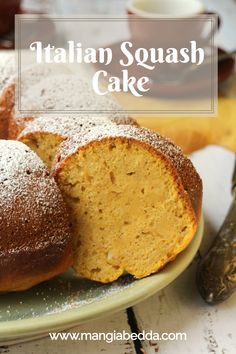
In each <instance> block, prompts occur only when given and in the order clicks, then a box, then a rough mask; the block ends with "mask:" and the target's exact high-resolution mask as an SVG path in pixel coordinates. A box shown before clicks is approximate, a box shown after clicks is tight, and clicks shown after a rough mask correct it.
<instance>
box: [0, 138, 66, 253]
mask: <svg viewBox="0 0 236 354" xmlns="http://www.w3.org/2000/svg"><path fill="white" fill-rule="evenodd" d="M0 195H1V198H0V210H1V216H0V241H1V242H0V251H2V252H6V250H8V251H9V250H10V251H11V252H16V253H18V252H21V251H26V249H32V250H33V251H35V250H37V248H42V247H46V246H48V245H50V243H53V244H55V243H58V244H61V245H63V244H66V243H68V241H69V240H70V238H71V235H70V231H69V222H68V219H67V211H66V207H65V205H64V202H63V199H62V196H61V194H60V191H59V189H58V187H57V185H56V183H55V181H54V179H53V178H52V177H51V176H50V175H49V172H48V170H47V168H46V167H45V166H44V164H43V162H42V161H41V160H40V159H39V158H38V157H37V155H36V154H35V153H34V152H32V151H31V150H30V149H29V148H28V147H27V146H26V145H24V144H23V143H20V142H17V141H11V140H7V141H6V140H0ZM53 223H56V224H57V228H55V226H54V225H53ZM3 235H4V237H3ZM20 235H21V236H20Z"/></svg>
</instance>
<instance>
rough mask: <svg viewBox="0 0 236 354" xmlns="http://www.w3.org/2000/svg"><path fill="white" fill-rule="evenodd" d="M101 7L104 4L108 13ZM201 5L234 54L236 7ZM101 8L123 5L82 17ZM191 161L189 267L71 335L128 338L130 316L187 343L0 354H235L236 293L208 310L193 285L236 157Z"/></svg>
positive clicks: (51, 347) (73, 344) (41, 347)
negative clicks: (195, 188)
mask: <svg viewBox="0 0 236 354" xmlns="http://www.w3.org/2000/svg"><path fill="white" fill-rule="evenodd" d="M54 3H55V2H54ZM56 3H57V6H56V7H55V8H56V10H57V11H59V10H60V11H61V12H62V10H64V12H68V11H74V10H72V9H75V8H76V7H75V6H78V7H79V4H81V6H82V1H81V0H80V1H72V0H70V1H68V2H63V1H62V0H60V1H57V2H56ZM84 3H85V2H83V5H84ZM104 3H106V4H107V6H106V7H104ZM108 3H109V5H108ZM204 3H205V5H206V7H207V8H208V9H209V10H214V11H217V12H218V13H219V14H220V16H221V18H222V28H221V31H220V33H219V36H218V40H219V44H220V45H221V46H222V47H224V48H225V49H227V50H232V49H235V48H236V35H235V32H236V1H233V0H205V1H204ZM54 6H55V4H54ZM73 6H74V7H73ZM66 7H67V10H66ZM104 8H106V12H114V11H115V13H118V12H121V11H124V8H125V2H124V1H123V0H122V1H121V0H112V1H110V2H109V1H108V2H104V1H96V5H95V1H93V2H92V1H88V2H86V12H90V13H92V12H93V13H94V12H99V13H102V12H103V11H104V10H103V9H104ZM58 9H59V10H58ZM94 9H95V10H94ZM74 13H75V12H74ZM235 96H236V94H235ZM213 119H214V118H213ZM191 159H192V161H193V163H194V165H195V166H196V168H197V169H198V171H199V173H200V175H201V177H202V179H203V185H204V201H203V205H204V218H205V236H204V240H203V243H202V246H201V248H200V251H199V253H198V255H197V256H196V258H195V259H194V261H193V262H192V264H191V265H190V266H189V267H188V269H187V270H186V271H185V272H184V273H183V274H182V275H181V276H180V277H179V278H178V279H177V280H175V281H174V282H173V283H172V284H171V285H169V286H168V287H167V288H165V289H164V290H162V291H160V292H159V293H157V294H156V295H154V296H152V297H151V298H149V299H148V300H146V301H144V302H142V303H140V304H138V305H136V306H134V307H133V308H132V309H129V310H126V311H122V312H119V313H117V314H115V315H112V316H110V317H106V318H102V319H99V320H96V321H92V322H90V323H87V324H84V325H80V326H78V327H76V328H74V329H73V330H72V331H73V332H113V331H114V330H116V331H117V332H118V331H122V330H126V331H127V332H132V331H133V323H130V314H132V313H133V314H134V316H135V318H136V321H137V326H138V328H139V330H141V331H142V330H146V331H148V330H153V331H155V332H160V333H161V332H186V334H187V341H174V342H173V341H159V342H150V341H144V342H141V343H139V345H136V348H135V345H134V343H133V342H132V341H116V342H113V343H111V344H108V343H106V342H105V341H100V342H92V341H83V342H78V341H67V342H62V341H57V342H52V341H51V340H50V339H49V338H44V339H40V340H37V341H32V342H28V343H24V344H19V345H13V346H9V347H0V353H10V354H15V353H19V354H21V353H22V354H30V353H32V354H38V353H44V354H49V353H50V354H54V353H55V354H64V353H70V354H74V353H81V354H84V353H87V354H96V353H100V352H101V353H109V354H113V353H114V354H133V353H134V354H135V353H138V354H139V353H147V354H154V353H160V354H172V353H181V354H199V353H211V354H234V353H236V293H235V294H234V295H233V296H232V297H231V298H230V299H229V300H227V301H225V302H224V303H222V304H219V305H217V306H208V305H206V304H205V303H204V301H203V300H202V299H201V297H200V296H199V294H198V292H197V289H196V285H195V274H196V265H197V263H198V260H199V259H200V257H202V255H203V254H204V252H205V251H206V249H207V248H208V246H209V245H210V243H211V241H212V239H213V238H214V235H215V234H216V232H217V230H218V229H219V227H220V225H221V223H222V221H223V220H224V217H225V215H226V212H227V210H228V208H229V205H230V202H231V194H230V187H231V177H232V171H233V164H234V154H233V153H231V152H229V151H226V150H224V149H223V148H220V147H216V146H209V147H207V148H205V149H204V150H201V151H198V152H196V153H194V154H193V155H192V156H191Z"/></svg>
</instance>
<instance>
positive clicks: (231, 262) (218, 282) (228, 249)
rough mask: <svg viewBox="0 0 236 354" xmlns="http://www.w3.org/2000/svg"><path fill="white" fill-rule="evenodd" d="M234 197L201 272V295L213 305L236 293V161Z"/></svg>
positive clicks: (233, 181)
mask: <svg viewBox="0 0 236 354" xmlns="http://www.w3.org/2000/svg"><path fill="white" fill-rule="evenodd" d="M232 194H233V201H232V204H231V206H230V209H229V211H228V214H227V216H226V218H225V220H224V223H223V224H222V226H221V228H220V230H219V232H218V234H217V236H216V238H215V240H214V241H213V244H212V245H211V247H210V249H209V251H208V252H207V254H206V255H205V256H204V257H203V259H202V260H201V262H200V264H199V267H198V271H197V286H198V289H199V292H200V294H201V296H202V298H203V299H204V300H205V301H206V302H207V303H208V304H211V305H213V304H216V303H219V302H222V301H224V300H226V299H227V298H228V297H229V296H230V295H231V294H232V293H233V292H234V290H235V289H236V161H235V166H234V173H233V179H232Z"/></svg>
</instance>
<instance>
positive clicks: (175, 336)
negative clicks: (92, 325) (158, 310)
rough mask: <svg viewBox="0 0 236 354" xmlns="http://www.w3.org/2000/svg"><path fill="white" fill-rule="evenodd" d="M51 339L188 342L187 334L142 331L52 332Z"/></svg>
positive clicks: (110, 341) (108, 341)
mask: <svg viewBox="0 0 236 354" xmlns="http://www.w3.org/2000/svg"><path fill="white" fill-rule="evenodd" d="M49 337H50V339H51V340H52V341H58V340H59V341H60V340H61V341H67V340H72V341H83V340H85V341H88V340H89V341H106V342H107V343H112V342H114V341H123V340H126V341H127V340H137V339H138V340H140V341H143V340H148V341H161V340H162V341H186V340H187V334H186V332H175V333H174V332H170V333H167V332H162V333H159V332H154V331H141V332H139V333H134V332H133V333H130V332H126V331H122V332H116V331H113V332H106V333H105V332H50V333H49Z"/></svg>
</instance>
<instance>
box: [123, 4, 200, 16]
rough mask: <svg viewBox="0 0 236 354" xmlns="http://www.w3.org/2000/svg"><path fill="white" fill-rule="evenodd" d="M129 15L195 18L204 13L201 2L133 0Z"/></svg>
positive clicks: (129, 6) (129, 5) (129, 7)
mask: <svg viewBox="0 0 236 354" xmlns="http://www.w3.org/2000/svg"><path fill="white" fill-rule="evenodd" d="M127 10H128V13H129V14H132V15H137V16H139V17H145V18H149V17H156V16H158V17H164V18H165V17H193V16H196V15H200V14H202V13H204V6H203V4H202V2H201V1H199V0H131V1H129V3H128V6H127Z"/></svg>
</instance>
